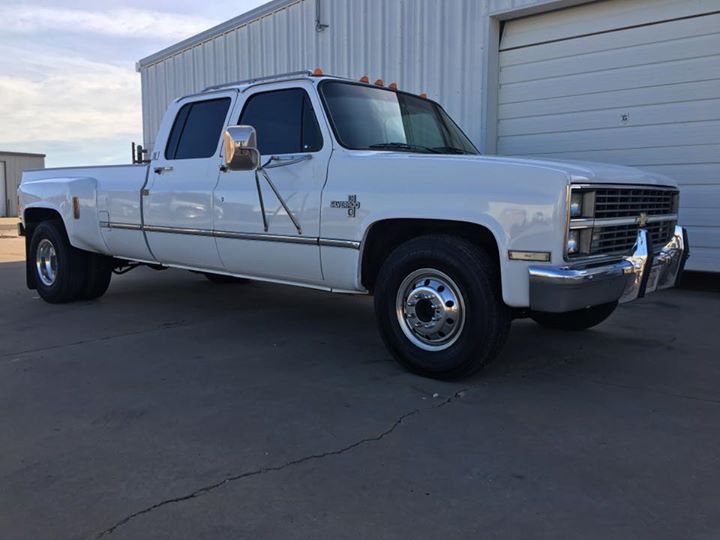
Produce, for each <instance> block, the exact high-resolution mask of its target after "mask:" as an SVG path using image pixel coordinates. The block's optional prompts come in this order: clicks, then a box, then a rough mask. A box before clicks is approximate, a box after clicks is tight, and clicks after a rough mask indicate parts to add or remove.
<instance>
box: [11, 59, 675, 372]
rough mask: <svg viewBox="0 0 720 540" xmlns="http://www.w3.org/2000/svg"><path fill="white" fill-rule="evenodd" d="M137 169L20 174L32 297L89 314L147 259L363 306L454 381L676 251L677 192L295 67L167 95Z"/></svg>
mask: <svg viewBox="0 0 720 540" xmlns="http://www.w3.org/2000/svg"><path fill="white" fill-rule="evenodd" d="M151 158H152V159H151V162H150V163H149V164H148V165H126V166H108V167H78V168H62V169H47V170H39V171H30V172H26V173H25V174H24V175H23V178H22V183H21V185H20V188H19V199H20V204H21V209H22V210H21V225H20V227H21V233H22V234H24V235H25V238H26V249H27V284H28V287H30V288H31V289H37V291H38V293H39V294H40V296H41V297H42V298H44V299H45V300H47V301H48V302H53V303H56V302H69V301H73V300H89V299H94V298H98V297H100V296H101V295H102V294H103V293H104V292H105V291H106V290H107V288H108V284H109V282H110V278H111V275H112V273H113V272H118V271H123V270H126V269H129V268H132V267H133V266H135V265H138V264H146V265H151V266H152V267H155V268H166V267H175V268H182V269H187V270H192V271H195V272H200V273H204V274H205V275H206V276H208V278H209V279H211V280H212V281H215V282H222V281H238V282H240V281H242V280H243V279H252V280H262V281H269V282H276V283H284V284H292V285H299V286H303V287H312V288H316V289H321V290H324V291H331V292H338V293H354V294H372V295H374V305H375V311H376V315H377V320H378V324H379V329H380V334H381V335H382V338H383V340H384V341H385V343H386V345H387V347H388V349H389V350H390V351H391V353H392V355H393V356H394V357H395V358H396V359H397V360H398V361H399V362H400V363H401V364H402V365H404V366H405V367H406V368H408V369H410V370H412V371H414V372H416V373H419V374H422V375H425V376H430V377H436V378H456V377H461V376H465V375H467V374H469V373H471V372H473V371H475V370H477V369H479V368H481V367H482V366H484V365H485V364H487V363H488V362H489V361H490V360H492V359H493V358H494V357H495V356H496V355H497V354H498V352H499V351H500V349H501V347H502V345H503V343H504V341H505V339H506V336H507V334H508V330H509V327H510V324H511V321H512V319H513V318H518V317H532V319H534V320H535V321H537V322H538V323H539V324H541V325H543V326H546V327H549V328H554V329H565V330H581V329H585V328H589V327H591V326H594V325H597V324H599V323H600V322H602V321H603V320H605V319H606V318H607V317H608V316H610V314H611V313H612V312H613V310H615V308H616V307H617V305H618V303H621V302H627V301H630V300H634V299H636V298H640V297H643V296H644V295H646V294H649V293H651V292H654V291H656V290H659V289H665V288H669V287H673V286H674V285H675V284H676V282H677V280H678V279H679V276H680V274H681V273H682V270H683V267H684V265H685V261H686V259H687V257H688V244H687V234H686V232H685V230H684V229H683V228H682V227H679V226H678V225H677V220H678V215H677V214H678V197H679V193H678V189H677V185H676V183H675V182H673V181H672V180H670V179H668V178H666V177H663V176H659V175H657V174H651V173H648V172H644V171H641V170H637V169H633V168H627V167H620V166H613V165H604V164H595V163H584V162H558V161H546V160H539V159H518V158H515V157H512V158H510V157H498V156H482V155H480V154H479V153H478V151H477V150H476V148H475V146H473V144H472V143H471V142H470V140H469V139H468V137H466V136H465V134H464V133H463V132H462V131H461V130H460V129H459V127H458V126H457V125H456V124H455V122H454V121H453V120H452V119H451V118H450V116H449V115H448V114H447V113H446V112H445V111H444V110H443V108H442V107H441V106H440V105H438V104H437V103H435V102H433V101H432V100H429V99H427V97H426V96H424V95H423V96H417V95H413V94H410V93H406V92H401V91H398V90H397V88H396V87H395V86H394V85H393V86H391V87H385V86H383V85H382V84H381V83H380V82H378V83H376V84H371V83H369V82H368V81H367V80H366V79H364V80H361V81H352V80H347V79H342V78H338V77H330V76H324V75H322V74H321V73H319V72H314V73H310V72H297V73H291V74H287V75H284V76H277V77H272V78H265V79H256V80H251V81H242V82H238V83H232V84H227V85H223V86H218V87H212V88H208V89H206V90H205V91H203V92H200V93H198V94H195V95H190V96H186V97H183V98H180V99H177V100H175V101H174V102H173V103H172V104H171V105H170V106H169V109H168V111H167V113H166V115H165V118H164V120H163V122H162V125H161V127H160V130H159V133H158V134H157V138H156V141H155V144H154V148H153V151H152V154H151ZM268 309H270V308H268Z"/></svg>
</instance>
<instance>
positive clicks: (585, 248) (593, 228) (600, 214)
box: [567, 185, 679, 259]
mask: <svg viewBox="0 0 720 540" xmlns="http://www.w3.org/2000/svg"><path fill="white" fill-rule="evenodd" d="M678 203H679V192H678V190H677V189H674V188H671V187H666V188H665V187H655V186H640V185H638V186H632V185H630V186H627V185H624V186H623V185H618V186H612V185H582V186H573V187H572V190H571V197H570V201H569V204H570V208H569V209H568V212H569V214H570V218H571V219H570V223H569V232H568V238H567V241H568V245H567V257H569V258H571V259H577V258H582V257H604V256H615V255H617V256H621V255H626V254H628V253H630V252H631V251H632V249H633V246H634V245H635V241H636V240H637V235H638V230H639V228H640V225H639V223H641V222H642V223H643V224H644V227H645V228H646V229H647V231H648V233H649V237H650V238H649V239H651V240H652V245H653V248H654V249H655V250H660V249H662V247H663V246H664V245H666V244H667V243H668V242H669V241H670V240H671V239H672V237H673V235H674V234H675V226H676V224H677V210H678Z"/></svg>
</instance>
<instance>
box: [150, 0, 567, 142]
mask: <svg viewBox="0 0 720 540" xmlns="http://www.w3.org/2000/svg"><path fill="white" fill-rule="evenodd" d="M316 1H317V0H297V1H294V2H282V1H280V2H274V3H271V4H270V5H269V6H270V8H272V7H273V6H278V7H277V9H266V10H264V14H263V15H262V16H260V18H256V19H255V20H251V21H242V20H241V22H239V23H238V25H237V26H235V27H232V25H221V27H219V28H218V29H217V31H216V32H217V33H216V34H215V35H213V30H210V31H209V32H208V33H207V35H206V36H205V37H206V39H200V40H198V39H194V40H193V39H191V40H189V41H188V46H187V47H183V44H179V46H177V47H174V48H172V50H170V51H168V52H163V51H161V52H160V53H158V54H157V55H153V56H151V57H148V58H146V59H144V60H141V61H140V62H139V69H140V73H141V77H142V92H143V95H142V102H143V132H144V141H145V145H146V147H147V148H149V149H151V148H152V145H153V143H154V138H155V132H156V131H157V128H158V126H159V125H160V121H161V120H162V116H163V114H164V112H165V109H166V107H167V105H168V103H170V101H172V100H173V99H174V98H176V97H179V96H182V95H186V94H190V93H194V92H199V91H201V90H202V89H204V88H206V87H207V86H211V85H215V84H221V83H225V82H230V81H234V80H239V79H246V78H249V77H258V76H263V75H273V74H276V73H283V72H289V71H295V70H300V69H312V68H314V67H321V68H322V69H323V70H324V71H325V72H326V73H331V74H334V75H340V76H346V77H358V78H359V77H361V76H362V75H369V76H370V77H371V78H373V79H374V78H383V79H384V80H386V81H387V82H391V81H396V82H397V83H398V84H399V85H400V87H401V88H402V89H406V90H409V91H412V92H428V94H429V95H430V96H431V97H432V98H433V99H437V100H438V101H440V102H441V103H443V104H444V106H445V107H446V108H447V109H448V111H449V112H450V114H451V115H452V116H453V117H454V118H456V119H457V120H458V121H459V122H460V124H461V125H462V127H463V129H465V130H466V131H467V132H468V134H469V135H470V136H471V138H473V139H474V140H475V141H476V142H480V139H481V136H482V128H483V110H482V109H483V107H482V103H481V97H482V96H483V94H484V82H483V77H484V75H483V74H484V63H485V57H486V55H485V42H486V39H487V33H488V27H489V14H490V13H495V12H499V11H503V10H509V9H514V8H520V7H525V6H534V5H541V4H547V3H556V2H557V0H514V1H513V0H393V1H387V0H332V1H331V0H319V1H320V2H321V4H320V7H321V14H322V22H323V23H325V24H327V25H329V26H328V28H327V29H326V30H324V31H322V32H316V31H315V14H316V4H315V2H316ZM561 1H564V2H565V3H567V2H568V0H561ZM261 10H262V8H261ZM228 26H229V27H228Z"/></svg>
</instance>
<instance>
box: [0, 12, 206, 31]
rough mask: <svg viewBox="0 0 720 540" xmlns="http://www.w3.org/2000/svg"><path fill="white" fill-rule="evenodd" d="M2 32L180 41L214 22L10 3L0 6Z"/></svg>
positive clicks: (164, 14) (171, 15)
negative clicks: (84, 34)
mask: <svg viewBox="0 0 720 540" xmlns="http://www.w3.org/2000/svg"><path fill="white" fill-rule="evenodd" d="M0 20H2V21H3V24H2V26H3V28H2V29H3V32H11V33H17V34H34V33H38V32H68V33H93V34H101V35H104V36H119V37H142V38H153V39H168V40H179V39H183V38H186V37H189V36H191V35H194V34H197V33H198V32H202V31H203V30H207V29H208V28H210V27H212V26H214V25H215V24H216V23H217V21H216V20H213V19H208V18H205V17H200V16H196V15H183V14H179V13H167V12H161V11H153V10H145V9H128V8H116V9H108V10H103V11H89V10H81V9H68V8H50V7H39V6H25V5H19V4H11V5H5V6H0Z"/></svg>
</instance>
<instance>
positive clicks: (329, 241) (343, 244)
mask: <svg viewBox="0 0 720 540" xmlns="http://www.w3.org/2000/svg"><path fill="white" fill-rule="evenodd" d="M319 243H320V245H321V246H325V247H336V248H347V249H360V242H356V241H355V240H338V239H335V238H320V239H319Z"/></svg>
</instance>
